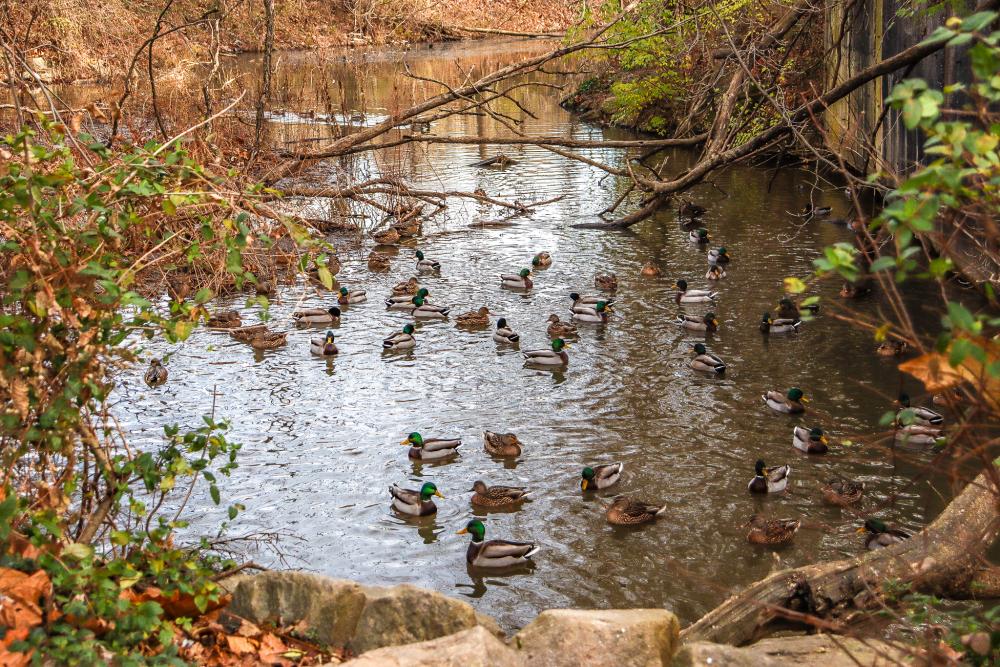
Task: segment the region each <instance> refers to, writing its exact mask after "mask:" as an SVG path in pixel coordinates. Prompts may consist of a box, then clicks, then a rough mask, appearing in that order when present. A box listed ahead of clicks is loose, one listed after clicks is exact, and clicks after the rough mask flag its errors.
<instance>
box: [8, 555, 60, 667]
mask: <svg viewBox="0 0 1000 667" xmlns="http://www.w3.org/2000/svg"><path fill="white" fill-rule="evenodd" d="M51 595H52V582H51V581H50V580H49V575H47V574H46V573H45V572H43V571H41V570H39V571H38V572H35V573H34V574H26V573H24V572H20V571H18V570H12V569H10V568H7V567H0V627H3V628H6V632H5V633H4V636H3V639H0V665H4V666H5V667H20V665H26V664H28V662H29V661H30V660H31V654H30V653H13V652H11V651H10V650H9V648H10V645H11V644H13V643H14V642H16V641H21V640H23V639H26V638H27V636H28V633H29V632H31V630H32V628H34V627H36V626H39V625H41V624H42V621H43V620H44V618H45V607H46V606H47V605H48V600H49V599H50V597H51Z"/></svg>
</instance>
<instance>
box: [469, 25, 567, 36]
mask: <svg viewBox="0 0 1000 667" xmlns="http://www.w3.org/2000/svg"><path fill="white" fill-rule="evenodd" d="M454 29H455V30H461V31H462V32H474V33H478V34H480V35H506V36H507V37H529V38H532V39H534V38H538V37H551V38H555V39H560V38H562V37H565V36H566V33H564V32H518V31H516V30H501V29H500V28H472V27H469V26H463V25H457V26H454Z"/></svg>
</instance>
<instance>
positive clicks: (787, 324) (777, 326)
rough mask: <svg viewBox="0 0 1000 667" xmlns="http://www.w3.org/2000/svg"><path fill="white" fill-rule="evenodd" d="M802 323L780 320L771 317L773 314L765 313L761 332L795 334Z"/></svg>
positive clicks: (761, 321) (761, 323)
mask: <svg viewBox="0 0 1000 667" xmlns="http://www.w3.org/2000/svg"><path fill="white" fill-rule="evenodd" d="M801 324H802V322H801V321H799V320H791V319H780V320H776V319H774V318H773V317H771V313H764V316H763V317H762V318H761V319H760V331H761V333H766V334H782V333H795V332H797V331H798V330H799V326H801Z"/></svg>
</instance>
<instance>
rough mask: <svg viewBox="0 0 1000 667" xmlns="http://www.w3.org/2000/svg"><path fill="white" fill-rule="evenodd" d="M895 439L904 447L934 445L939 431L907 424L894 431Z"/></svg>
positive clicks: (939, 434) (919, 425)
mask: <svg viewBox="0 0 1000 667" xmlns="http://www.w3.org/2000/svg"><path fill="white" fill-rule="evenodd" d="M894 437H895V439H896V440H897V441H899V442H901V443H903V444H904V445H914V446H917V445H936V444H937V443H938V440H939V439H940V438H941V437H942V436H941V429H939V428H934V427H933V426H923V425H921V424H909V425H907V426H900V427H899V428H897V429H896V434H895V436H894Z"/></svg>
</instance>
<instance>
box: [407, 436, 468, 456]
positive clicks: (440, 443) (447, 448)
mask: <svg viewBox="0 0 1000 667" xmlns="http://www.w3.org/2000/svg"><path fill="white" fill-rule="evenodd" d="M399 444H401V445H409V446H410V458H411V459H420V460H421V461H434V460H437V459H443V458H445V457H446V456H451V455H452V454H455V453H457V450H458V447H459V446H460V445H461V444H462V441H461V440H458V439H454V440H446V439H444V438H430V439H428V440H424V437H423V436H422V435H420V434H419V433H417V432H416V431H414V432H413V433H411V434H410V435H408V436H406V440H403V441H402V442H400V443H399Z"/></svg>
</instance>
